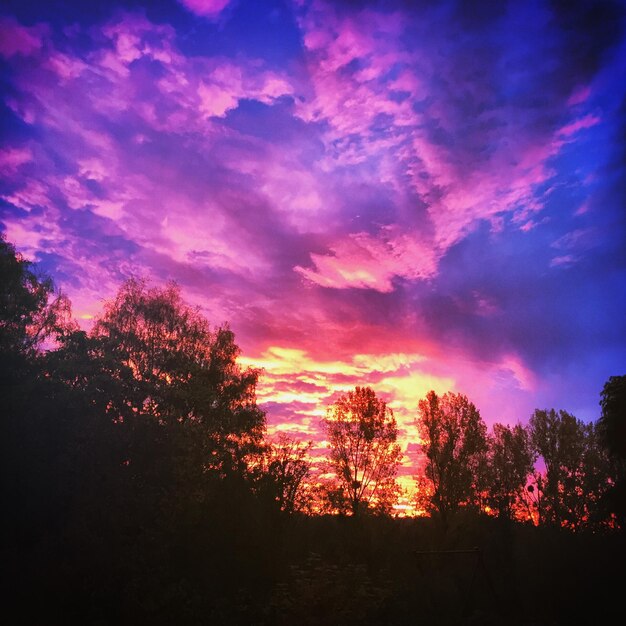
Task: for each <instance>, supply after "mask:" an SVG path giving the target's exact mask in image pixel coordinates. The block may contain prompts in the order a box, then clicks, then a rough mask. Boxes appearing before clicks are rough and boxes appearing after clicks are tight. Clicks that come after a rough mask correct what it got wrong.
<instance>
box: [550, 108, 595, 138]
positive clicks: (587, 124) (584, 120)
mask: <svg viewBox="0 0 626 626" xmlns="http://www.w3.org/2000/svg"><path fill="white" fill-rule="evenodd" d="M601 121H602V120H601V119H600V118H599V117H598V116H597V115H593V114H591V113H590V114H588V115H585V116H584V117H581V118H579V119H577V120H576V121H574V122H572V123H571V124H567V126H564V127H563V128H561V130H560V131H559V134H560V135H562V136H563V137H569V136H571V135H573V134H575V133H577V132H579V131H581V130H584V129H586V128H591V127H592V126H595V125H596V124H599V123H600V122H601Z"/></svg>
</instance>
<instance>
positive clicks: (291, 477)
mask: <svg viewBox="0 0 626 626" xmlns="http://www.w3.org/2000/svg"><path fill="white" fill-rule="evenodd" d="M311 445H312V444H311V442H308V443H302V442H299V441H296V440H294V439H291V438H290V437H288V436H287V435H285V434H283V433H281V434H280V435H278V437H276V439H275V440H274V441H270V442H269V443H268V444H266V446H265V448H264V450H263V454H262V456H261V462H260V467H259V474H260V476H259V478H258V487H257V490H258V491H259V492H260V494H261V496H263V497H265V498H268V499H269V500H271V501H272V502H273V503H274V505H275V506H276V507H277V509H278V510H279V511H282V512H284V513H294V512H296V511H302V510H303V509H305V508H306V506H307V497H306V493H305V485H304V481H305V480H306V477H307V475H308V474H309V472H310V469H311V467H310V464H309V462H308V461H307V458H306V456H307V454H308V452H309V450H310V449H311Z"/></svg>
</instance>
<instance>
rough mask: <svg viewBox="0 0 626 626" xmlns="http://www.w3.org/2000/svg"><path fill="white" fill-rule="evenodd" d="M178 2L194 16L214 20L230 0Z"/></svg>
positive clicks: (180, 0) (187, 0) (182, 0)
mask: <svg viewBox="0 0 626 626" xmlns="http://www.w3.org/2000/svg"><path fill="white" fill-rule="evenodd" d="M179 2H180V3H181V4H182V5H183V6H184V7H185V8H186V9H188V10H189V11H191V12H192V13H195V14H196V15H200V16H202V17H207V18H209V19H215V18H216V17H218V16H219V14H220V13H221V12H222V11H223V10H224V9H225V8H226V7H227V6H228V4H229V3H230V0H179Z"/></svg>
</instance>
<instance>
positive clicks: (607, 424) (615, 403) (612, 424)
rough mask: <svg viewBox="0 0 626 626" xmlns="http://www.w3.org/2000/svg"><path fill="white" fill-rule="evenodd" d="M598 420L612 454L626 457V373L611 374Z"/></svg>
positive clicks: (601, 432)
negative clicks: (620, 374)
mask: <svg viewBox="0 0 626 626" xmlns="http://www.w3.org/2000/svg"><path fill="white" fill-rule="evenodd" d="M600 406H601V407H602V415H601V417H600V420H599V422H598V426H599V428H600V435H601V437H602V440H603V442H604V445H605V446H606V448H607V449H608V450H609V452H610V453H611V454H613V455H614V456H616V457H619V458H621V459H626V375H625V376H611V377H610V378H609V379H608V380H607V381H606V383H605V384H604V387H603V389H602V393H601V400H600Z"/></svg>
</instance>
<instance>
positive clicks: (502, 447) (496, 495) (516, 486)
mask: <svg viewBox="0 0 626 626" xmlns="http://www.w3.org/2000/svg"><path fill="white" fill-rule="evenodd" d="M488 445H489V450H488V469H487V484H486V491H487V494H488V496H487V501H488V503H489V506H491V508H492V509H494V510H495V511H497V513H498V515H499V516H500V517H503V518H507V519H511V518H513V517H515V516H521V517H522V519H523V518H525V517H526V514H527V511H524V510H523V509H524V507H525V494H526V485H527V483H528V477H529V475H530V474H531V473H532V471H533V467H534V463H535V453H534V451H533V449H532V447H531V442H530V436H529V433H528V431H527V430H526V428H524V427H523V426H522V425H521V424H516V425H515V426H513V427H511V426H506V425H503V424H494V425H493V430H492V434H491V435H489V436H488Z"/></svg>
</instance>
